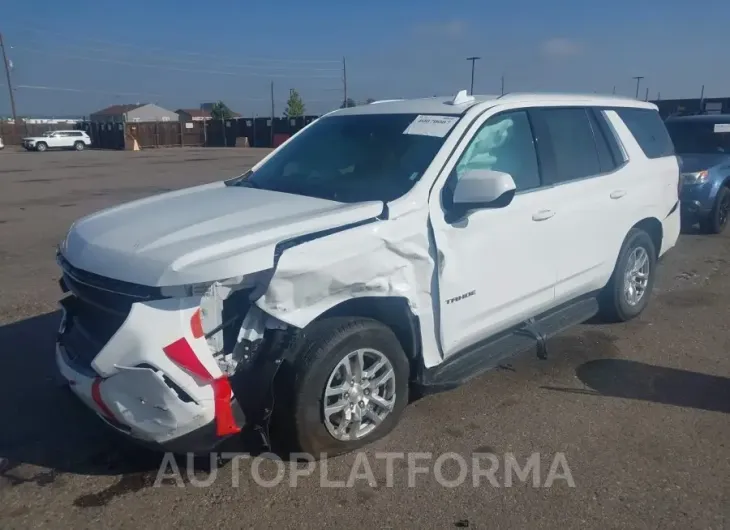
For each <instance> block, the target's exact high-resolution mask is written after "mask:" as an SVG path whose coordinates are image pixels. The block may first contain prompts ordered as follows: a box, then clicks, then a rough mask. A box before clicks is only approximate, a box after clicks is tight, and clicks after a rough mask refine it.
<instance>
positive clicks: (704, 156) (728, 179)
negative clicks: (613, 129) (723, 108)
mask: <svg viewBox="0 0 730 530" xmlns="http://www.w3.org/2000/svg"><path fill="white" fill-rule="evenodd" d="M666 125H667V130H668V131H669V135H670V136H671V137H672V141H673V142H674V147H675V152H676V153H677V155H678V156H679V159H680V168H681V171H682V181H683V184H682V189H681V191H680V200H681V201H682V218H683V220H684V221H685V222H687V224H694V223H696V222H699V224H700V228H701V229H702V230H703V231H704V232H707V233H710V234H719V233H720V232H722V231H723V230H724V229H725V227H726V226H727V222H728V214H729V213H730V114H715V115H706V114H705V115H697V116H678V117H673V118H668V119H667V120H666Z"/></svg>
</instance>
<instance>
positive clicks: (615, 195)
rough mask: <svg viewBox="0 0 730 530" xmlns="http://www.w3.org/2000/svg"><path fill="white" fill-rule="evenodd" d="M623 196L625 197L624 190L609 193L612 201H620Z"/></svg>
mask: <svg viewBox="0 0 730 530" xmlns="http://www.w3.org/2000/svg"><path fill="white" fill-rule="evenodd" d="M624 195H626V190H615V191H612V192H611V198H612V199H620V198H621V197H623V196H624Z"/></svg>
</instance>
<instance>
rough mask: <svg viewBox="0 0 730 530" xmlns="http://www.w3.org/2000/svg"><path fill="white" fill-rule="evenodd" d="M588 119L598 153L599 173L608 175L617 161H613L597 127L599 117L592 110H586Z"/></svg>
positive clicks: (616, 164)
mask: <svg viewBox="0 0 730 530" xmlns="http://www.w3.org/2000/svg"><path fill="white" fill-rule="evenodd" d="M588 119H589V120H590V122H591V129H593V139H594V140H595V142H596V151H597V152H598V164H599V165H600V166H601V173H609V172H610V171H613V170H614V169H616V168H617V167H618V166H619V161H618V160H615V159H614V157H613V154H612V153H611V148H610V147H609V145H608V141H607V140H606V135H605V133H604V131H603V130H602V128H601V126H600V125H599V121H598V120H599V119H600V118H599V117H597V116H596V114H595V112H594V109H588Z"/></svg>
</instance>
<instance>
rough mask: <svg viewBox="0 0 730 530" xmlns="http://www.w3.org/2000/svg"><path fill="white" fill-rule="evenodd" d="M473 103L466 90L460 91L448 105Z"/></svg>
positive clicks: (472, 97) (472, 98)
mask: <svg viewBox="0 0 730 530" xmlns="http://www.w3.org/2000/svg"><path fill="white" fill-rule="evenodd" d="M473 101H474V96H470V95H469V93H468V92H467V91H466V90H460V91H459V92H458V93H457V94H456V95H455V96H454V99H452V100H451V102H450V103H449V104H450V105H465V104H466V103H472V102H473Z"/></svg>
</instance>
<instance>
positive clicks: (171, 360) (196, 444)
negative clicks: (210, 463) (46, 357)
mask: <svg viewBox="0 0 730 530" xmlns="http://www.w3.org/2000/svg"><path fill="white" fill-rule="evenodd" d="M197 302H198V301H197V300H194V299H162V300H154V301H148V302H136V303H133V304H132V305H131V309H130V310H129V313H128V314H127V315H126V317H124V316H122V317H119V316H117V318H119V319H120V320H122V319H123V322H122V323H121V325H120V326H119V327H118V329H116V330H115V331H114V330H113V329H112V330H104V329H103V324H104V323H103V322H99V321H98V320H99V319H103V318H104V317H105V315H104V311H103V310H100V309H99V308H98V307H96V306H95V307H94V309H93V312H92V313H89V312H88V308H86V307H85V304H84V302H83V300H81V299H80V298H78V297H77V296H75V295H73V296H71V297H70V298H67V299H64V300H63V301H62V308H63V317H62V320H61V325H60V328H59V332H58V338H57V343H56V362H57V365H58V368H59V370H60V372H61V374H62V376H63V377H64V378H65V379H66V380H67V381H68V383H69V386H70V388H71V390H72V391H73V392H74V393H75V394H76V395H77V396H78V397H79V399H80V400H81V401H82V402H83V403H85V404H86V405H87V406H88V407H89V408H91V409H92V410H93V411H94V412H95V413H96V414H97V415H98V416H99V417H100V418H101V419H103V420H104V421H105V422H106V423H107V424H108V425H110V426H111V427H113V428H114V429H115V430H117V431H118V432H120V433H123V434H125V435H127V436H129V437H130V438H132V439H134V440H136V441H138V442H141V443H143V444H145V445H148V446H152V447H156V448H159V449H163V450H167V451H173V452H179V453H186V452H194V453H195V452H205V451H209V450H211V449H212V448H214V447H215V446H216V445H218V444H219V443H220V442H222V441H223V440H225V439H227V438H228V437H230V436H232V435H235V434H236V433H238V432H239V431H240V430H241V427H242V426H243V425H244V421H245V418H244V417H243V412H242V410H241V407H240V406H239V404H238V402H237V401H236V400H235V398H234V396H233V394H232V390H231V387H230V384H229V382H228V378H227V377H226V376H225V375H224V374H223V373H222V372H221V371H220V368H219V367H218V365H217V363H216V362H215V359H214V358H213V356H212V354H211V353H210V350H209V348H208V345H207V343H206V341H205V339H204V338H201V337H195V336H194V335H193V331H192V330H191V326H190V322H191V317H192V315H193V314H194V313H195V311H196V309H197ZM85 311H86V312H85ZM110 318H111V316H109V317H108V318H107V320H109V319H110ZM95 319H96V320H95ZM115 326H116V325H115ZM115 326H113V327H115ZM105 333H106V334H105ZM109 335H111V336H110V337H109V338H108V339H107V337H108V336H109ZM105 339H107V340H105Z"/></svg>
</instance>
